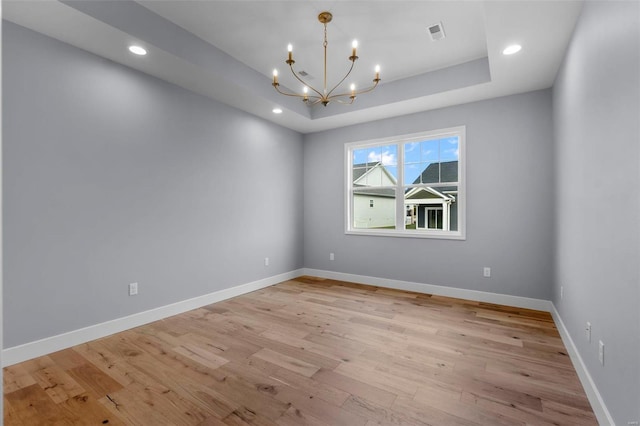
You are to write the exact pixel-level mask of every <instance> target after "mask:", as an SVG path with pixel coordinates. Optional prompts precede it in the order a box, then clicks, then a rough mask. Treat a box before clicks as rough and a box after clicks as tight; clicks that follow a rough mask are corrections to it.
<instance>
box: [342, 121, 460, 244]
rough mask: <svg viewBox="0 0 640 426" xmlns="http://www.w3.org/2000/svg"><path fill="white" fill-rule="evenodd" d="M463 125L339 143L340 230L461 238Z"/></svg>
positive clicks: (353, 232)
mask: <svg viewBox="0 0 640 426" xmlns="http://www.w3.org/2000/svg"><path fill="white" fill-rule="evenodd" d="M464 139H465V128H464V126H463V127H456V128H452V129H444V130H438V131H433V132H425V133H420V134H413V135H404V136H398V137H395V138H387V139H381V140H374V141H365V142H355V143H349V144H346V145H345V148H346V160H347V161H346V164H347V173H346V175H347V188H346V193H347V203H346V204H347V212H346V232H347V233H349V234H367V235H394V236H413V237H415V236H417V237H435V238H456V239H464V218H465V211H464V205H465V197H464V196H465V194H464V143H465V140H464Z"/></svg>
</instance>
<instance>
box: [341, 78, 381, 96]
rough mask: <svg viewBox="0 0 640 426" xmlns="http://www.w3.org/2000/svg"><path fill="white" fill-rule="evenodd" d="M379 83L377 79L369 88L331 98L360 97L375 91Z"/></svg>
mask: <svg viewBox="0 0 640 426" xmlns="http://www.w3.org/2000/svg"><path fill="white" fill-rule="evenodd" d="M379 82H380V80H379V79H378V80H377V81H376V80H374V84H373V85H372V86H371V87H368V88H366V89H362V90H356V91H355V92H347V93H340V94H339V95H333V96H332V98H342V97H345V96H358V95H361V94H363V93H369V92H371V91H372V90H373V89H375V88H376V87H377V86H378V83H379Z"/></svg>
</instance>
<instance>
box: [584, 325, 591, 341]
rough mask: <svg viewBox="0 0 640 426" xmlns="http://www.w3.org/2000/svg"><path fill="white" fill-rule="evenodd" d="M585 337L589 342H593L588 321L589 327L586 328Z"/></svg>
mask: <svg viewBox="0 0 640 426" xmlns="http://www.w3.org/2000/svg"><path fill="white" fill-rule="evenodd" d="M584 337H585V338H586V339H587V342H591V323H590V322H589V321H587V325H586V326H585V328H584Z"/></svg>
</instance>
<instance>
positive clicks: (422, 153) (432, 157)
mask: <svg viewBox="0 0 640 426" xmlns="http://www.w3.org/2000/svg"><path fill="white" fill-rule="evenodd" d="M403 147H404V174H405V176H404V183H405V185H407V184H411V183H413V182H414V181H415V180H416V178H417V177H418V176H420V173H422V171H423V170H424V169H426V168H427V166H429V164H431V163H437V162H444V161H454V160H457V159H458V137H457V136H452V137H447V138H442V139H429V140H425V141H421V142H409V143H405V144H403ZM378 161H382V164H384V166H385V167H386V168H387V170H388V171H389V173H391V174H392V175H393V176H394V177H396V178H397V176H398V146H397V145H387V146H377V147H373V148H363V149H355V150H353V164H362V163H376V162H378Z"/></svg>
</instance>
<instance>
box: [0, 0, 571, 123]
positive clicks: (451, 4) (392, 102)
mask: <svg viewBox="0 0 640 426" xmlns="http://www.w3.org/2000/svg"><path fill="white" fill-rule="evenodd" d="M581 8H582V2H578V1H563V0H559V1H538V0H534V1H484V2H483V1H399V0H392V1H391V0H390V1H343V0H336V1H269V0H262V1H243V0H235V1H219V0H210V1H191V0H140V1H138V2H137V3H136V2H132V1H128V0H120V1H57V0H46V1H11V0H9V1H6V0H5V1H4V2H3V17H4V19H7V20H9V21H12V22H15V23H17V24H19V25H23V26H25V27H27V28H31V29H33V30H35V31H38V32H41V33H43V34H46V35H49V36H51V37H53V38H57V39H59V40H62V41H64V42H66V43H69V44H71V45H74V46H77V47H79V48H82V49H85V50H87V51H90V52H92V53H95V54H97V55H100V56H103V57H106V58H109V59H111V60H114V61H116V62H120V63H122V64H124V65H127V66H130V67H132V68H135V69H138V70H140V71H143V72H146V73H148V74H150V75H153V76H156V77H158V78H161V79H164V80H166V81H169V82H171V83H174V84H177V85H180V86H182V87H185V88H187V89H189V90H192V91H194V92H197V93H200V94H203V95H205V96H209V97H212V98H214V99H217V100H220V101H222V102H224V103H227V104H229V105H231V106H234V107H237V108H240V109H243V110H245V111H247V112H250V113H252V114H255V115H258V116H261V117H263V118H265V119H267V120H271V121H274V122H277V123H279V124H281V125H284V126H287V127H289V128H292V129H294V130H297V131H300V132H303V133H308V132H313V131H320V130H326V129H330V128H335V127H340V126H345V125H349V124H354V123H360V122H366V121H371V120H377V119H383V118H388V117H393V116H398V115H403V114H408V113H412V112H418V111H423V110H428V109H433V108H441V107H445V106H450V105H456V104H461V103H467V102H473V101H476V100H482V99H488V98H493V97H498V96H505V95H509V94H515V93H523V92H527V91H531V90H538V89H544V88H548V87H550V86H551V85H552V84H553V82H554V79H555V76H556V73H557V71H558V68H559V66H560V63H561V61H562V58H563V57H564V53H565V51H566V47H567V44H568V41H569V39H570V37H571V34H572V32H573V28H574V26H575V23H576V20H577V17H578V15H579V13H580V10H581ZM323 10H328V11H331V12H332V13H333V15H334V18H333V21H332V22H331V23H330V24H329V25H328V39H329V48H328V50H329V58H328V63H329V70H330V71H329V77H328V78H329V85H331V83H332V82H337V81H339V79H341V78H342V76H343V74H344V73H345V72H346V71H347V69H348V66H349V65H350V62H349V61H348V59H347V58H348V56H349V55H350V54H351V40H353V39H358V41H359V47H358V56H359V59H358V61H357V63H356V69H355V71H354V73H353V74H352V75H351V76H350V77H349V79H348V80H347V82H348V83H351V82H354V83H356V84H357V86H358V87H364V86H366V85H368V84H370V83H371V79H372V78H373V74H374V73H373V68H374V65H376V64H379V65H380V66H381V67H382V72H381V78H382V83H381V85H380V86H379V87H378V88H377V89H376V90H375V91H373V92H371V93H370V94H365V95H361V96H359V97H358V99H356V102H355V103H354V104H353V105H350V106H343V105H334V104H330V105H329V106H328V107H326V108H325V107H323V106H321V105H316V106H314V107H311V108H309V107H307V106H305V105H304V104H303V103H302V102H301V101H299V100H297V99H293V98H287V97H284V96H282V95H279V94H277V93H275V91H274V90H273V88H272V87H271V84H270V83H271V72H272V70H273V69H274V68H278V69H279V71H280V83H281V84H282V85H283V86H285V87H289V88H292V89H294V90H300V88H301V84H300V83H298V82H296V81H295V80H294V79H293V77H291V76H289V75H288V74H289V71H288V70H287V69H286V68H287V65H286V64H285V63H284V60H285V59H286V45H287V43H292V44H293V46H294V59H295V60H296V69H297V70H298V71H300V70H305V71H307V72H308V73H309V74H310V75H311V76H312V77H313V79H312V80H310V81H309V83H310V84H311V85H312V86H314V87H316V88H321V86H322V37H323V28H322V25H321V24H320V23H319V22H318V21H317V15H318V13H319V12H321V11H323ZM438 22H442V24H443V26H444V30H445V33H446V36H447V37H446V38H445V39H444V40H441V41H436V42H434V41H431V39H430V37H429V35H428V32H427V27H428V26H430V25H432V24H435V23H438ZM132 42H137V43H140V44H142V45H144V46H145V47H147V49H148V51H149V54H148V55H147V56H146V57H136V56H133V55H131V54H130V53H128V52H127V50H126V47H127V46H128V45H129V44H130V43H132ZM511 43H519V44H521V45H522V46H523V49H522V51H521V52H520V53H518V54H516V55H513V56H503V55H502V54H501V51H502V49H503V48H504V47H506V46H507V45H509V44H511ZM275 106H279V107H282V108H283V109H284V113H283V114H280V115H274V114H273V113H272V112H271V110H272V108H273V107H275Z"/></svg>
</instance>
